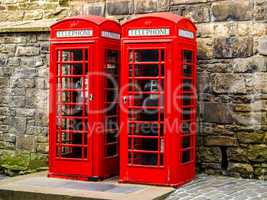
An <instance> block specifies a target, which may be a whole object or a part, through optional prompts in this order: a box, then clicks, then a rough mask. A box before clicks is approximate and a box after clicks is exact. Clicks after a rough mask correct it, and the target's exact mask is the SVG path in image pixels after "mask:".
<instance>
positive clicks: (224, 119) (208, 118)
mask: <svg viewBox="0 0 267 200" xmlns="http://www.w3.org/2000/svg"><path fill="white" fill-rule="evenodd" d="M203 105H204V109H203V120H204V121H205V122H213V123H226V124H227V123H233V117H232V115H231V112H229V111H231V106H229V105H227V104H222V103H204V104H203Z"/></svg>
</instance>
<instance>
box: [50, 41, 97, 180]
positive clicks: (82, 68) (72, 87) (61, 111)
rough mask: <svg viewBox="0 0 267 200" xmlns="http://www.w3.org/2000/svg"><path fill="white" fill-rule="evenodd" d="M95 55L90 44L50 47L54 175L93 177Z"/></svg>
mask: <svg viewBox="0 0 267 200" xmlns="http://www.w3.org/2000/svg"><path fill="white" fill-rule="evenodd" d="M92 52H93V51H92V47H91V46H90V45H80V44H79V45H78V46H74V45H58V46H57V47H55V46H52V47H51V58H52V61H54V62H53V63H51V68H52V69H51V77H50V80H51V83H53V84H51V92H52V93H51V94H53V95H51V96H54V97H52V99H51V104H53V105H50V106H51V107H52V110H53V112H52V113H50V122H51V123H53V128H51V129H50V131H51V133H52V134H50V137H52V138H50V140H51V146H50V149H51V151H52V154H50V155H52V159H51V163H50V167H51V170H50V172H51V173H53V172H56V173H57V174H62V175H64V174H67V175H68V176H69V175H73V176H76V175H77V176H80V177H83V176H84V177H86V176H90V175H92V174H91V173H92V159H93V158H92V155H93V152H92V151H93V148H92V142H91V136H92V133H90V129H89V127H90V124H91V122H92V116H91V115H90V109H91V107H92V105H91V102H90V96H91V91H90V89H91V87H90V86H91V84H92V82H93V80H92V78H93V77H92V76H90V75H89V74H90V71H91V69H92V58H93V55H92Z"/></svg>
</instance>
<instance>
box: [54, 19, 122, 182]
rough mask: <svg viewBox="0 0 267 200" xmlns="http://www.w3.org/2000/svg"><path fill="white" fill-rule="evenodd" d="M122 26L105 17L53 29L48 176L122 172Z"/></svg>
mask: <svg viewBox="0 0 267 200" xmlns="http://www.w3.org/2000/svg"><path fill="white" fill-rule="evenodd" d="M120 33H121V27H120V25H119V24H118V23H116V22H115V21H112V20H108V19H105V18H103V17H97V16H88V17H73V18H67V19H64V20H63V21H60V22H58V23H56V24H54V25H53V26H52V27H51V38H50V41H51V48H50V49H51V56H50V114H49V121H50V123H49V139H50V143H49V176H50V177H65V178H73V179H82V180H88V179H91V178H93V179H98V178H105V177H109V176H111V175H115V174H117V173H118V170H119V165H118V164H119V163H118V162H119V149H118V147H119V146H118V137H117V136H118V134H117V133H118V126H117V122H118V110H119V108H118V98H117V96H118V95H117V94H118V86H117V83H118V82H117V79H118V70H119V50H120Z"/></svg>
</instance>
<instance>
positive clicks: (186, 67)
mask: <svg viewBox="0 0 267 200" xmlns="http://www.w3.org/2000/svg"><path fill="white" fill-rule="evenodd" d="M183 69H184V76H186V77H192V66H191V65H188V64H184V65H183Z"/></svg>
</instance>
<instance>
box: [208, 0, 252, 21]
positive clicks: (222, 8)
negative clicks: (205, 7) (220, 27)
mask: <svg viewBox="0 0 267 200" xmlns="http://www.w3.org/2000/svg"><path fill="white" fill-rule="evenodd" d="M252 9H253V4H252V3H251V2H250V1H249V0H241V1H223V2H215V3H213V4H212V6H211V11H212V16H213V20H214V21H227V20H249V19H252Z"/></svg>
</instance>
